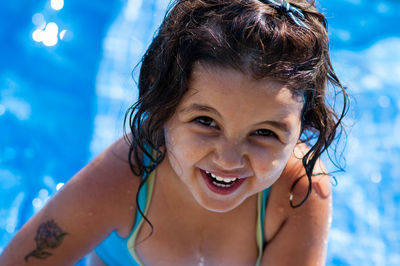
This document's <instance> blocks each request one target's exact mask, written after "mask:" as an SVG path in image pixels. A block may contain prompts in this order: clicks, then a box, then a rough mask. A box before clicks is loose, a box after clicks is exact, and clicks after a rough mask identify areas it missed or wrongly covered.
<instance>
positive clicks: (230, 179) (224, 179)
mask: <svg viewBox="0 0 400 266" xmlns="http://www.w3.org/2000/svg"><path fill="white" fill-rule="evenodd" d="M206 173H207V174H210V175H211V176H212V177H213V178H215V179H217V180H218V181H221V182H225V183H231V182H233V181H235V180H236V179H238V178H236V177H235V178H226V177H220V176H217V175H214V174H212V173H210V172H207V171H206Z"/></svg>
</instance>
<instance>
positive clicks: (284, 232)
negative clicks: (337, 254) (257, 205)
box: [262, 146, 332, 266]
mask: <svg viewBox="0 0 400 266" xmlns="http://www.w3.org/2000/svg"><path fill="white" fill-rule="evenodd" d="M305 149H306V148H305V146H303V147H299V149H298V150H296V151H295V155H294V156H292V158H291V159H290V161H289V163H288V165H287V167H286V169H285V170H284V172H283V174H282V176H281V177H280V178H279V180H278V181H277V182H276V184H274V186H273V188H272V189H271V195H270V198H269V202H268V206H267V211H266V220H265V228H266V230H265V236H264V237H265V239H266V240H267V242H268V244H267V246H266V248H265V250H264V254H263V260H262V265H277V266H280V265H302V266H307V265H310V266H311V265H325V258H326V249H327V244H328V232H329V228H330V222H331V212H332V198H331V184H330V179H329V177H328V175H326V174H323V175H316V176H313V190H312V194H311V195H310V197H309V198H308V200H307V201H306V202H305V203H304V204H303V205H302V206H300V207H298V208H296V209H293V208H291V207H290V205H289V195H290V188H291V186H292V184H293V182H294V181H295V180H296V179H298V177H300V176H303V175H304V177H303V178H302V179H301V180H300V181H299V182H298V183H297V185H296V187H295V189H294V192H293V202H294V204H297V203H299V202H300V201H301V200H303V199H304V197H305V195H306V193H307V190H308V180H307V177H306V176H305V171H304V168H303V166H302V164H301V160H300V159H298V158H301V157H302V154H304V150H305ZM299 153H301V154H299ZM296 157H297V158H296ZM314 173H315V174H317V173H327V171H326V169H325V167H324V165H323V164H322V162H321V161H318V162H317V164H316V166H315V169H314Z"/></svg>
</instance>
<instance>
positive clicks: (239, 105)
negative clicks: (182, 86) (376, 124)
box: [164, 63, 303, 212]
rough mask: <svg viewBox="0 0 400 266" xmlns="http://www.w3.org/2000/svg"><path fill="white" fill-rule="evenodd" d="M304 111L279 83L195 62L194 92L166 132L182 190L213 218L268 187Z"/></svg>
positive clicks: (282, 165)
mask: <svg viewBox="0 0 400 266" xmlns="http://www.w3.org/2000/svg"><path fill="white" fill-rule="evenodd" d="M302 106H303V103H302V101H301V100H299V99H296V98H295V97H294V96H293V95H292V93H291V92H290V90H289V89H287V88H286V87H285V85H284V84H283V83H281V82H278V81H274V80H272V79H267V78H265V79H261V80H254V79H252V78H251V77H249V76H247V75H244V74H243V73H241V72H239V71H236V70H233V69H226V68H218V67H210V66H207V65H201V64H200V63H197V64H195V67H194V69H193V73H192V76H191V80H190V83H189V91H188V92H187V93H186V94H185V96H184V97H183V99H182V101H181V102H180V104H179V106H178V107H177V110H176V112H175V114H174V115H173V116H172V117H171V118H170V119H169V120H168V121H167V122H166V124H165V127H164V133H165V143H166V151H167V153H166V157H167V161H168V163H169V164H170V166H171V167H172V169H173V173H174V174H176V176H177V177H178V178H179V179H180V181H181V182H178V184H181V185H182V186H183V187H186V188H187V189H188V190H189V191H190V192H191V194H192V195H193V197H194V198H195V200H196V201H197V202H198V203H199V204H200V205H201V206H202V207H204V208H205V209H208V210H211V211H216V212H226V211H229V210H232V209H233V208H235V207H237V206H238V205H240V204H241V203H242V202H243V201H244V200H245V199H246V198H248V197H250V196H252V195H254V194H256V193H258V192H260V191H262V190H264V189H266V188H268V187H270V186H271V185H272V184H273V183H274V182H275V181H276V180H277V179H278V178H279V176H280V174H281V173H282V171H283V169H284V168H285V166H286V163H287V161H288V160H289V157H290V155H291V154H292V152H293V149H294V147H295V145H296V143H297V140H298V138H299V134H300V114H301V109H302Z"/></svg>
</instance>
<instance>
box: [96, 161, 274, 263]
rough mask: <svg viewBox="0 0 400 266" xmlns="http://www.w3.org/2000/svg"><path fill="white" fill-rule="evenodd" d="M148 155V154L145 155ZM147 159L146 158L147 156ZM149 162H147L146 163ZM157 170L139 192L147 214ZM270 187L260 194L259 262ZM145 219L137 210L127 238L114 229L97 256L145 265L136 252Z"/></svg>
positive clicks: (140, 201)
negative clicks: (137, 241) (137, 240)
mask: <svg viewBox="0 0 400 266" xmlns="http://www.w3.org/2000/svg"><path fill="white" fill-rule="evenodd" d="M145 157H146V156H145ZM145 159H146V158H145ZM146 163H147V162H145V164H146ZM154 176H155V171H153V172H152V173H151V174H150V176H149V179H148V181H147V182H146V183H145V185H144V186H143V188H142V189H141V190H140V192H139V205H140V206H141V207H142V208H143V206H144V214H145V215H146V213H147V210H148V208H149V205H150V200H151V195H152V192H153V185H154ZM268 194H269V188H268V189H266V190H264V191H263V192H260V193H259V194H258V201H257V209H258V218H257V225H256V226H257V228H256V241H257V246H258V250H259V254H258V259H257V264H256V265H259V264H260V262H261V257H262V253H263V247H264V241H263V239H264V228H263V227H264V219H265V205H266V202H267V199H268ZM143 221H144V219H143V217H142V216H141V214H140V213H139V211H137V213H136V221H135V226H134V227H133V230H132V232H131V233H130V235H129V236H128V237H127V238H123V237H120V236H119V235H118V233H117V232H116V231H115V230H114V231H112V232H111V233H110V235H109V236H108V237H107V238H106V239H105V240H104V241H103V242H102V243H100V245H98V246H97V247H96V248H95V252H96V254H97V256H98V257H99V258H100V259H101V260H102V261H103V262H104V263H105V264H106V265H144V264H143V263H142V262H141V261H140V259H139V257H138V256H137V254H136V252H135V241H136V237H137V234H138V233H139V229H140V227H141V225H142V223H143Z"/></svg>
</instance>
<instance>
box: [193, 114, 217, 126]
mask: <svg viewBox="0 0 400 266" xmlns="http://www.w3.org/2000/svg"><path fill="white" fill-rule="evenodd" d="M193 121H195V122H197V123H199V124H201V125H203V126H207V127H217V124H216V123H215V121H214V119H212V118H210V117H208V116H199V117H196V118H195V119H193Z"/></svg>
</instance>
